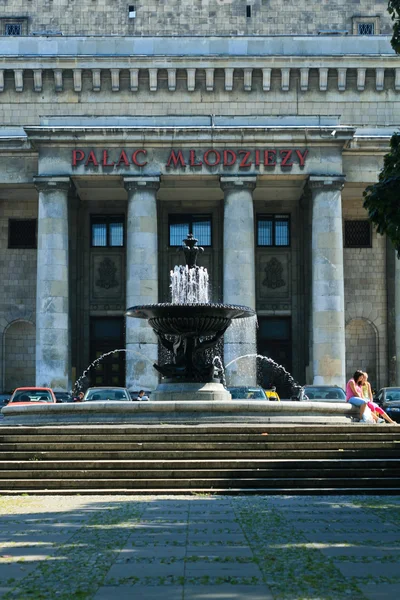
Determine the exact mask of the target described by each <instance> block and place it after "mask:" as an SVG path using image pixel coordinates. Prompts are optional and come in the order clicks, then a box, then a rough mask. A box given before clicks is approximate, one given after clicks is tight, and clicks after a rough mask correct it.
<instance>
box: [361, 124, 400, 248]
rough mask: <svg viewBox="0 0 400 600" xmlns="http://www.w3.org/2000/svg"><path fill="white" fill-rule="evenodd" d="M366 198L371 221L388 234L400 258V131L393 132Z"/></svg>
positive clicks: (366, 206)
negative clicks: (377, 177)
mask: <svg viewBox="0 0 400 600" xmlns="http://www.w3.org/2000/svg"><path fill="white" fill-rule="evenodd" d="M364 198H365V200H364V207H365V208H366V209H367V211H368V216H369V219H370V221H372V223H374V224H375V225H376V229H377V231H378V233H381V234H382V235H383V234H386V235H387V236H388V238H389V239H390V240H391V241H392V243H393V245H394V247H395V248H396V250H397V253H398V256H399V258H400V133H394V134H393V136H392V138H391V140H390V152H389V153H388V154H386V155H385V158H384V161H383V169H382V171H381V172H380V174H379V179H378V183H374V184H373V185H370V186H368V187H367V189H366V190H365V192H364Z"/></svg>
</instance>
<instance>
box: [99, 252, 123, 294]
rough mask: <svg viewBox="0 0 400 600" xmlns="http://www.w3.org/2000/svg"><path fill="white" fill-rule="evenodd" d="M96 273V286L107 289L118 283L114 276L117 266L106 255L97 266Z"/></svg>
mask: <svg viewBox="0 0 400 600" xmlns="http://www.w3.org/2000/svg"><path fill="white" fill-rule="evenodd" d="M97 273H98V279H97V280H96V285H97V286H98V287H101V288H104V289H105V290H109V289H111V288H115V287H117V286H118V285H119V282H118V280H117V278H116V273H117V267H116V266H115V263H114V261H113V260H111V258H108V257H106V258H104V259H103V260H102V262H101V263H100V265H99V266H98V269H97Z"/></svg>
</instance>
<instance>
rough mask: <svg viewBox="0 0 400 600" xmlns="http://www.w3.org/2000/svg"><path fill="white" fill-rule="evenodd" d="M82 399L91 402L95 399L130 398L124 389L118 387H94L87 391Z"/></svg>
mask: <svg viewBox="0 0 400 600" xmlns="http://www.w3.org/2000/svg"><path fill="white" fill-rule="evenodd" d="M84 400H85V401H86V402H91V401H96V400H130V398H129V396H128V393H127V391H126V390H121V389H118V388H103V389H101V388H97V389H96V388H94V389H92V390H88V391H87V394H86V397H85V398H84Z"/></svg>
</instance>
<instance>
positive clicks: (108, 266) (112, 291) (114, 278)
mask: <svg viewBox="0 0 400 600" xmlns="http://www.w3.org/2000/svg"><path fill="white" fill-rule="evenodd" d="M124 296H125V286H124V274H123V256H122V255H120V254H115V255H113V256H109V255H106V256H105V255H104V253H100V252H98V253H97V252H95V253H93V254H92V256H91V290H90V301H91V302H92V303H94V304H99V303H100V304H103V303H104V304H108V303H110V302H111V303H121V302H122V303H123V300H124Z"/></svg>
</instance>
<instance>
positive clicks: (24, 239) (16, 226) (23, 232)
mask: <svg viewBox="0 0 400 600" xmlns="http://www.w3.org/2000/svg"><path fill="white" fill-rule="evenodd" d="M8 247H9V248H37V242H36V219H9V220H8Z"/></svg>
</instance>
